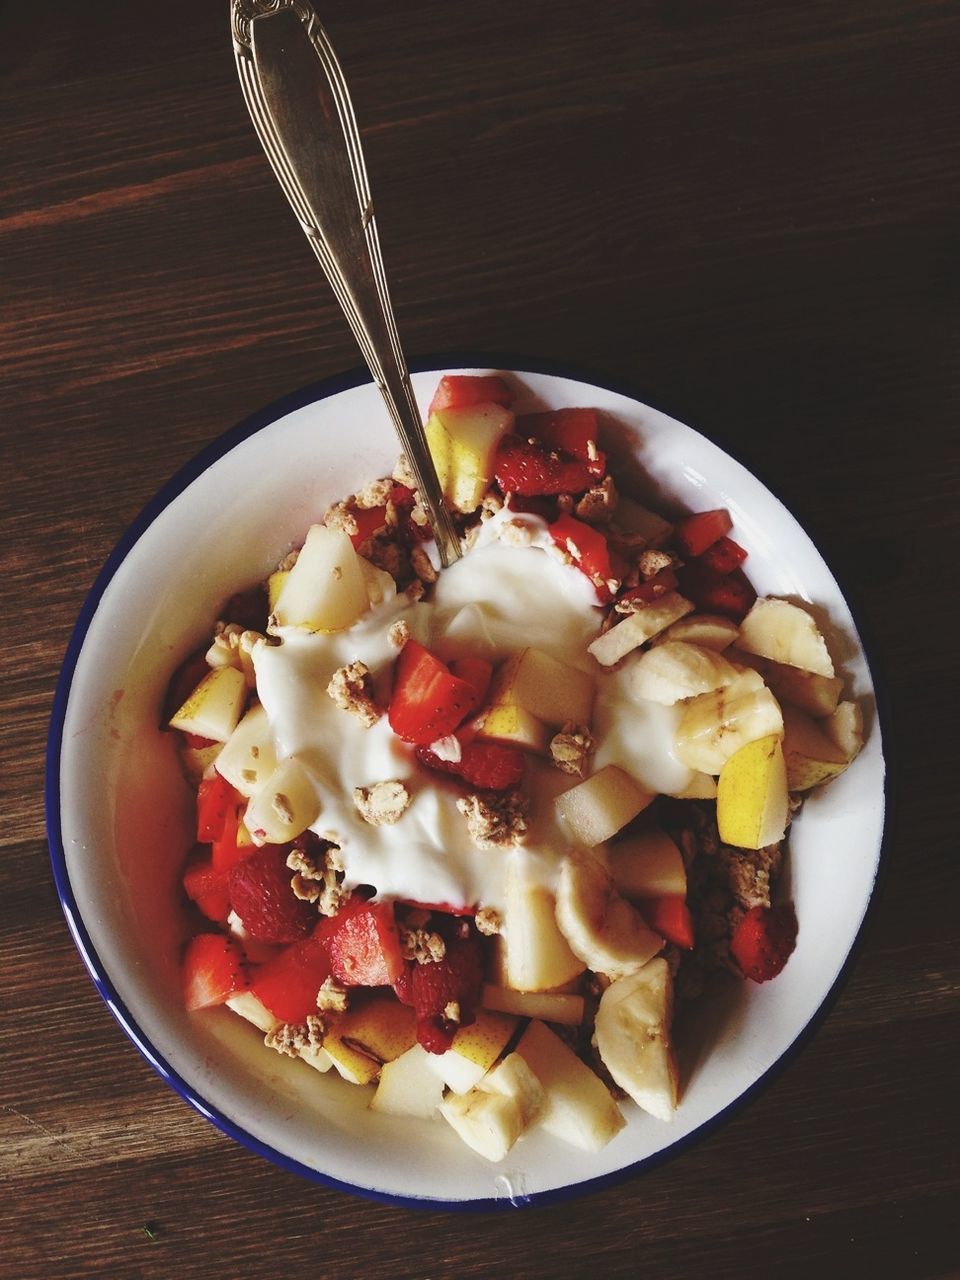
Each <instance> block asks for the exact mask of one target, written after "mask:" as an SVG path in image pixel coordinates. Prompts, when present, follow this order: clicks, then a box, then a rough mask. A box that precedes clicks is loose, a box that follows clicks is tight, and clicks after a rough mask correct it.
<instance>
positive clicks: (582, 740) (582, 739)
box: [550, 721, 593, 778]
mask: <svg viewBox="0 0 960 1280" xmlns="http://www.w3.org/2000/svg"><path fill="white" fill-rule="evenodd" d="M592 750H593V737H592V735H591V733H590V730H589V729H588V728H587V727H586V725H582V724H573V723H572V722H570V721H568V722H567V723H566V724H565V725H564V726H563V728H562V729H561V730H560V732H559V733H558V734H555V735H554V737H553V738H551V740H550V758H551V760H552V761H553V763H554V764H555V765H556V767H557V768H558V769H560V770H561V771H562V772H563V773H572V774H573V775H574V776H576V777H578V778H582V777H583V775H584V772H585V771H586V767H587V756H588V755H589V754H590V752H591V751H592Z"/></svg>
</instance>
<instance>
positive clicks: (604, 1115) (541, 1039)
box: [516, 1021, 626, 1151]
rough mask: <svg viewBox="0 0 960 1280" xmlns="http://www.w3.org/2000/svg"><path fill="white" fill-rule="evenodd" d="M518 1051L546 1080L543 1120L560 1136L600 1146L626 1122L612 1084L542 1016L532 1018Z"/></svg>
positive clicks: (583, 1144)
mask: <svg viewBox="0 0 960 1280" xmlns="http://www.w3.org/2000/svg"><path fill="white" fill-rule="evenodd" d="M516 1051H517V1053H519V1055H520V1056H521V1058H523V1059H524V1061H525V1062H526V1063H527V1065H528V1066H529V1068H530V1070H531V1071H532V1072H533V1074H534V1075H535V1076H536V1077H537V1079H538V1080H539V1081H540V1083H541V1085H542V1086H543V1090H544V1093H545V1095H546V1097H545V1101H544V1107H543V1110H542V1112H541V1113H540V1119H539V1124H540V1125H541V1126H542V1127H543V1128H544V1129H545V1130H546V1131H547V1132H548V1133H550V1134H552V1135H553V1136H554V1137H555V1138H560V1139H561V1140H562V1141H564V1142H569V1143H570V1144H571V1145H572V1146H574V1147H578V1148H579V1149H580V1150H581V1151H599V1150H600V1149H601V1148H602V1147H605V1146H606V1145H607V1143H608V1142H610V1141H611V1139H612V1138H615V1137H616V1135H617V1134H618V1133H619V1132H620V1130H621V1129H622V1128H623V1127H624V1125H625V1123H626V1121H625V1120H624V1118H623V1115H622V1113H621V1111H620V1108H619V1107H618V1106H617V1104H616V1102H615V1101H614V1099H613V1097H612V1096H611V1094H610V1091H609V1089H608V1088H607V1087H606V1085H605V1084H604V1083H603V1082H602V1081H601V1080H600V1078H599V1077H598V1076H597V1075H595V1074H594V1072H592V1071H591V1070H590V1068H589V1067H588V1066H586V1065H585V1064H584V1063H583V1062H581V1061H580V1059H579V1058H578V1057H577V1055H576V1054H575V1053H574V1052H573V1050H572V1049H569V1048H568V1047H567V1046H566V1045H565V1044H564V1042H563V1041H562V1040H561V1039H560V1037H559V1036H557V1035H555V1034H554V1033H553V1032H552V1031H551V1030H550V1029H549V1027H546V1026H544V1024H543V1023H542V1022H537V1021H533V1022H531V1023H530V1025H529V1026H528V1027H527V1029H526V1031H525V1032H524V1033H523V1036H522V1037H521V1039H520V1043H519V1044H518V1045H517V1050H516Z"/></svg>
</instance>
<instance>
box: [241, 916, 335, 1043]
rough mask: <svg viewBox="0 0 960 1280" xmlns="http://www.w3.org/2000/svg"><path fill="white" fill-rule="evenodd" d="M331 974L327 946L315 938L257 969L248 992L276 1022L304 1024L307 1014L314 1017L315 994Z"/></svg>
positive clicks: (288, 948) (287, 950)
mask: <svg viewBox="0 0 960 1280" xmlns="http://www.w3.org/2000/svg"><path fill="white" fill-rule="evenodd" d="M330 973H331V969H330V957H329V956H328V954H327V947H326V942H325V941H324V939H323V938H321V937H318V936H317V935H316V934H314V935H313V936H312V937H310V938H306V939H305V940H304V941H303V942H295V943H293V945H292V946H289V947H287V948H286V950H284V951H281V952H280V954H279V955H276V956H274V957H273V958H272V959H271V960H267V961H266V962H265V963H264V964H262V965H260V966H259V968H257V969H256V970H255V971H254V973H253V974H252V976H251V982H250V990H251V991H252V992H253V994H254V995H255V996H256V997H257V999H258V1000H260V1001H261V1003H262V1004H265V1005H266V1006H267V1008H268V1009H269V1010H270V1012H271V1013H272V1014H273V1016H274V1017H275V1018H280V1019H281V1021H283V1022H303V1020H304V1018H306V1016H307V1014H308V1013H316V1011H317V992H318V991H319V990H320V988H321V987H322V986H323V984H324V982H325V981H326V980H327V978H329V977H330Z"/></svg>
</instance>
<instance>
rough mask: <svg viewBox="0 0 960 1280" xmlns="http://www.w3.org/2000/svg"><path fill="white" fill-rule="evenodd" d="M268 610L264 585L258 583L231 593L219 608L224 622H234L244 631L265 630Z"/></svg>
mask: <svg viewBox="0 0 960 1280" xmlns="http://www.w3.org/2000/svg"><path fill="white" fill-rule="evenodd" d="M269 612H270V608H269V604H268V602H267V590H266V587H264V586H262V585H261V584H258V585H257V586H255V587H249V588H248V589H247V590H246V591H238V592H237V593H236V595H232V596H231V597H230V599H229V600H228V601H227V603H226V604H225V605H224V606H223V609H222V610H221V617H222V618H223V620H224V622H235V623H236V624H237V626H239V627H243V629H244V630H245V631H266V629H267V616H268V614H269Z"/></svg>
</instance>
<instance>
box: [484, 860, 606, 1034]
mask: <svg viewBox="0 0 960 1280" xmlns="http://www.w3.org/2000/svg"><path fill="white" fill-rule="evenodd" d="M517 853H519V851H517ZM556 906H557V904H556V897H555V896H554V894H553V893H552V892H551V890H550V889H548V888H546V886H544V885H542V884H540V883H539V882H538V881H537V880H535V879H533V878H532V877H531V876H530V874H529V871H528V862H527V860H526V859H524V858H521V857H519V856H510V861H509V863H508V865H507V872H506V875H505V877H504V891H503V906H502V909H501V929H500V934H499V936H498V937H497V939H496V942H497V947H496V956H497V968H498V977H499V979H500V981H501V982H502V983H503V985H504V986H505V987H511V988H514V989H515V990H517V991H547V990H550V989H551V988H554V987H561V986H563V985H564V983H566V982H569V981H570V979H571V978H575V977H577V976H578V975H579V974H581V973H583V969H584V965H583V961H582V960H580V959H579V958H578V957H577V956H575V955H574V954H573V952H572V951H571V950H570V947H569V945H568V943H567V940H566V938H565V937H564V936H563V934H562V933H561V931H560V929H559V927H558V925H557V917H556ZM488 1007H489V1008H494V1007H495V1006H493V1005H488ZM504 1012H506V1013H513V1012H516V1011H515V1010H513V1009H506V1010H504Z"/></svg>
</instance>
